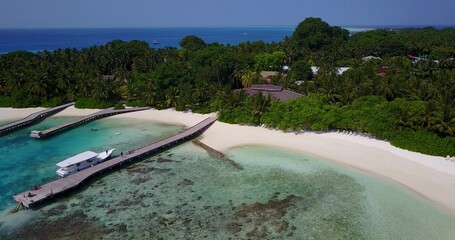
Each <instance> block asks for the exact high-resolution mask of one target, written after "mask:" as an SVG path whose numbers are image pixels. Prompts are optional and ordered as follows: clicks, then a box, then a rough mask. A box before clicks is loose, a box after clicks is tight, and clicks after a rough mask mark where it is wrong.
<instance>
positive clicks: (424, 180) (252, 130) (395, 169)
mask: <svg viewBox="0 0 455 240" xmlns="http://www.w3.org/2000/svg"><path fill="white" fill-rule="evenodd" d="M39 110H42V108H27V109H12V108H0V112H1V113H2V114H0V121H5V120H8V119H14V118H16V119H17V118H22V117H25V116H27V115H29V114H31V113H33V112H36V111H39ZM97 111H99V110H98V109H76V108H74V106H71V107H69V108H67V109H65V110H63V111H61V112H59V113H57V114H55V115H54V117H63V116H85V115H88V114H91V113H94V112H97ZM211 115H213V113H212V114H204V115H203V114H196V113H191V112H178V111H175V110H173V109H166V110H155V109H151V110H145V111H140V112H133V113H127V114H121V115H116V116H112V117H111V118H133V119H138V120H151V121H156V122H162V123H167V124H173V125H184V126H188V127H189V126H192V125H194V124H196V123H198V122H200V121H202V120H203V119H205V118H206V117H208V116H211ZM220 136H222V137H220ZM198 140H199V141H201V142H202V143H203V144H206V145H207V146H209V147H211V148H213V149H215V150H217V151H220V152H223V153H225V152H226V151H227V150H229V149H231V148H235V147H239V146H244V145H265V146H274V147H279V148H284V149H288V150H291V151H296V152H300V153H302V154H305V155H307V156H312V157H316V158H317V159H321V160H324V161H330V162H332V163H333V164H340V165H343V166H347V167H351V168H354V169H357V170H359V171H361V172H364V173H367V174H370V175H373V176H377V177H380V178H383V179H384V180H386V181H392V182H393V183H395V184H399V185H402V186H404V187H406V188H407V189H409V190H411V191H412V192H415V193H416V194H417V195H420V196H421V197H423V198H425V199H427V200H428V201H429V202H432V203H434V204H436V205H437V206H439V207H441V208H442V209H443V210H447V211H449V212H452V213H455V201H454V200H453V199H455V162H451V161H448V160H446V159H445V158H443V157H436V156H430V155H425V154H420V153H416V152H411V151H407V150H403V149H399V148H396V147H394V146H392V145H391V144H390V143H388V142H385V141H381V140H377V139H372V138H368V137H364V136H359V135H348V134H343V133H336V132H329V133H313V132H304V133H285V132H282V131H279V130H272V129H267V128H264V127H254V126H241V125H234V124H227V123H222V122H215V123H214V124H213V125H212V126H211V127H210V128H209V129H207V131H206V132H205V133H203V134H202V135H201V136H200V137H198Z"/></svg>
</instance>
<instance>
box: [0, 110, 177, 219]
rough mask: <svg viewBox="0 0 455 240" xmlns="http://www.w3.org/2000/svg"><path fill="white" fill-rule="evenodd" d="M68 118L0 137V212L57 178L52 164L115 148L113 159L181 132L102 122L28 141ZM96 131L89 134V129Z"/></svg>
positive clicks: (127, 122)
mask: <svg viewBox="0 0 455 240" xmlns="http://www.w3.org/2000/svg"><path fill="white" fill-rule="evenodd" d="M71 119H72V118H68V117H58V118H49V119H47V120H45V121H43V122H41V123H39V124H37V125H34V126H31V127H28V128H24V129H21V130H20V131H17V132H14V133H11V134H8V135H6V136H3V137H0V153H1V156H2V157H0V192H1V193H2V194H1V195H0V210H1V209H5V208H7V207H10V206H11V205H13V204H14V201H13V200H12V195H13V194H16V193H19V192H21V191H25V190H27V189H29V188H30V187H32V186H34V185H39V184H43V183H46V182H48V181H51V180H55V179H57V178H58V176H57V175H56V173H55V171H56V170H57V169H58V167H57V166H56V165H55V164H56V163H58V162H60V161H62V160H64V159H66V158H68V157H71V156H73V155H75V154H78V153H80V152H83V151H87V150H92V151H95V152H101V151H103V150H105V149H108V148H113V147H115V148H117V149H116V151H115V152H114V155H119V154H120V152H121V151H127V150H129V149H134V148H137V147H141V146H143V145H145V144H147V143H150V142H153V141H155V140H157V139H159V138H162V137H165V136H168V135H172V134H173V133H175V132H177V131H179V130H180V129H181V128H180V127H176V126H171V125H165V124H158V123H150V122H148V121H137V120H134V121H132V120H131V119H102V120H98V121H94V122H91V123H88V124H86V125H82V126H80V127H78V128H75V129H71V130H69V131H67V132H63V133H61V134H59V135H56V136H53V137H51V138H49V139H45V140H37V139H32V138H30V137H29V136H28V135H29V133H30V131H31V130H35V129H36V130H44V129H47V128H49V127H52V126H55V125H58V124H60V123H63V122H66V121H70V120H71ZM92 128H96V129H98V131H96V132H92V131H90V129H92Z"/></svg>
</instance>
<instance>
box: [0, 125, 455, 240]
mask: <svg viewBox="0 0 455 240" xmlns="http://www.w3.org/2000/svg"><path fill="white" fill-rule="evenodd" d="M70 119H72V118H63V117H51V118H48V119H46V120H44V121H43V122H41V123H39V124H37V125H34V126H31V127H28V128H25V129H23V130H20V131H17V132H14V133H11V134H9V135H6V136H3V137H1V138H0V152H1V153H2V156H3V157H2V158H0V192H1V193H2V194H1V195H0V210H2V211H3V212H0V239H61V238H65V239H99V238H105V239H202V238H207V239H228V238H234V239H247V238H256V239H277V238H278V239H282V238H286V239H450V238H451V237H453V236H454V234H455V215H453V214H450V213H447V212H445V211H443V210H441V209H440V208H439V207H437V206H435V205H434V204H432V203H430V202H428V201H426V200H425V199H423V198H422V197H420V196H418V195H416V194H415V193H413V192H411V191H409V190H408V189H406V188H403V187H400V186H397V185H396V184H393V183H390V182H388V181H386V180H383V179H379V178H377V177H374V176H371V175H368V174H365V173H362V172H359V171H357V170H353V169H350V168H347V167H343V166H340V165H337V164H334V163H331V162H327V161H322V160H319V159H315V158H311V157H308V156H305V155H302V154H300V153H297V152H292V151H288V150H284V149H280V148H273V147H266V146H240V147H236V148H233V149H230V150H228V151H227V152H226V155H227V157H228V158H230V159H232V160H233V161H235V162H237V163H238V164H240V165H241V166H242V167H243V169H242V170H238V169H236V168H234V167H232V166H230V165H227V164H226V162H223V161H220V160H218V159H214V158H212V157H210V156H209V154H208V153H207V152H205V151H204V150H203V149H201V148H199V147H197V146H195V145H194V144H193V143H191V142H188V143H185V144H182V145H180V146H178V147H175V148H173V149H170V150H168V151H165V152H162V153H160V154H158V155H156V156H152V157H150V158H147V159H144V160H142V161H139V162H137V163H135V164H133V165H130V166H127V167H125V168H123V169H120V170H117V171H114V172H112V173H109V174H106V175H104V176H103V177H101V178H99V179H96V180H93V181H90V182H88V184H86V185H84V186H83V187H81V188H79V189H78V190H77V191H75V192H73V193H72V194H69V195H67V196H65V197H62V198H59V199H57V200H56V201H54V202H50V203H48V204H45V205H43V206H42V207H41V208H38V209H35V210H28V211H27V210H21V211H19V212H18V213H15V214H9V210H10V209H11V208H12V207H14V201H13V200H12V195H13V194H15V193H18V192H21V191H24V190H26V189H28V188H29V187H31V186H34V185H36V184H42V183H45V182H48V181H51V180H54V179H57V178H58V176H57V175H56V173H55V171H56V170H57V166H55V164H56V163H57V162H59V161H61V160H62V159H65V158H67V157H69V156H72V155H74V154H77V153H80V152H81V151H85V150H87V149H90V150H94V151H103V150H105V149H108V148H112V147H115V148H117V150H116V152H115V154H119V152H120V151H127V150H129V149H133V148H137V147H140V146H143V145H145V144H148V143H150V142H152V141H155V140H157V139H160V138H163V137H166V136H169V135H172V134H175V133H177V132H178V131H180V130H181V129H182V126H173V125H168V124H162V123H156V122H151V121H142V120H136V119H128V118H124V119H122V118H115V119H112V118H106V119H102V120H97V121H94V122H91V123H88V124H86V125H82V126H79V127H77V128H75V129H72V130H70V131H66V132H63V133H61V134H59V135H56V136H53V137H51V138H48V139H44V140H36V139H32V138H30V137H28V133H29V132H30V131H31V130H33V129H45V128H48V127H51V126H55V125H57V124H59V123H62V122H65V121H68V120H70ZM91 128H97V129H98V131H96V132H92V131H90V129H91ZM6 156H7V157H6ZM366 157H367V156H366ZM81 229H84V230H83V231H81Z"/></svg>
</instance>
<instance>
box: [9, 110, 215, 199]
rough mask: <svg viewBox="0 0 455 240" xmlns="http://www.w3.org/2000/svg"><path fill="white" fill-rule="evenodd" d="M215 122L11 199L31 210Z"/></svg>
mask: <svg viewBox="0 0 455 240" xmlns="http://www.w3.org/2000/svg"><path fill="white" fill-rule="evenodd" d="M215 121H216V117H209V118H206V119H205V120H203V121H202V122H200V123H198V124H196V125H194V126H192V127H191V128H189V129H186V130H184V131H182V132H180V133H178V134H176V135H174V136H171V137H169V138H166V139H164V140H161V141H157V142H154V143H152V144H150V145H147V146H144V147H142V148H139V149H136V150H132V151H129V152H127V153H124V154H123V155H122V156H118V157H115V158H113V159H111V160H108V161H105V162H102V163H100V164H98V165H95V166H93V167H90V168H87V169H84V170H82V171H80V172H77V173H74V174H72V175H69V176H67V177H64V178H60V179H58V180H55V181H53V182H50V183H47V184H44V185H41V186H37V187H34V190H30V191H26V192H23V193H19V194H17V195H14V196H13V198H14V200H15V201H16V202H17V206H19V205H23V206H25V207H26V208H31V207H33V206H36V205H37V204H40V203H43V202H44V201H46V200H49V199H52V198H53V197H55V196H58V195H61V194H63V193H65V192H67V191H69V190H71V189H74V188H76V187H78V186H80V185H81V184H82V183H83V182H84V181H86V180H87V179H90V178H91V177H93V176H96V175H97V174H100V173H103V172H106V171H109V170H112V169H114V168H118V167H119V166H121V165H123V164H128V163H131V162H133V161H137V160H138V159H143V158H144V157H147V156H150V155H152V154H155V153H157V152H159V151H162V150H165V149H168V148H170V147H173V146H176V145H179V144H181V143H183V142H186V141H188V140H190V139H192V138H194V137H196V136H199V135H200V134H202V133H203V132H204V131H205V130H206V129H207V128H209V127H210V126H211V125H212V124H213V123H214V122H215Z"/></svg>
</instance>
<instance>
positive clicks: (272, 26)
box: [0, 24, 455, 30]
mask: <svg viewBox="0 0 455 240" xmlns="http://www.w3.org/2000/svg"><path fill="white" fill-rule="evenodd" d="M330 26H338V27H342V28H389V27H391V28H394V27H395V28H413V27H416V28H426V27H451V28H455V24H384V25H381V24H377V25H376V24H365V25H358V24H356V25H350V24H341V25H330ZM296 27H297V25H216V26H215V25H214V26H210V25H206V26H203V25H197V26H183V25H182V26H129V27H115V26H110V27H103V26H99V27H82V26H81V27H73V26H72V27H0V30H45V29H46V30H47V29H49V30H51V29H52V30H66V29H68V30H70V29H165V28H176V29H177V28H201V29H202V28H293V29H295V28H296Z"/></svg>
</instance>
